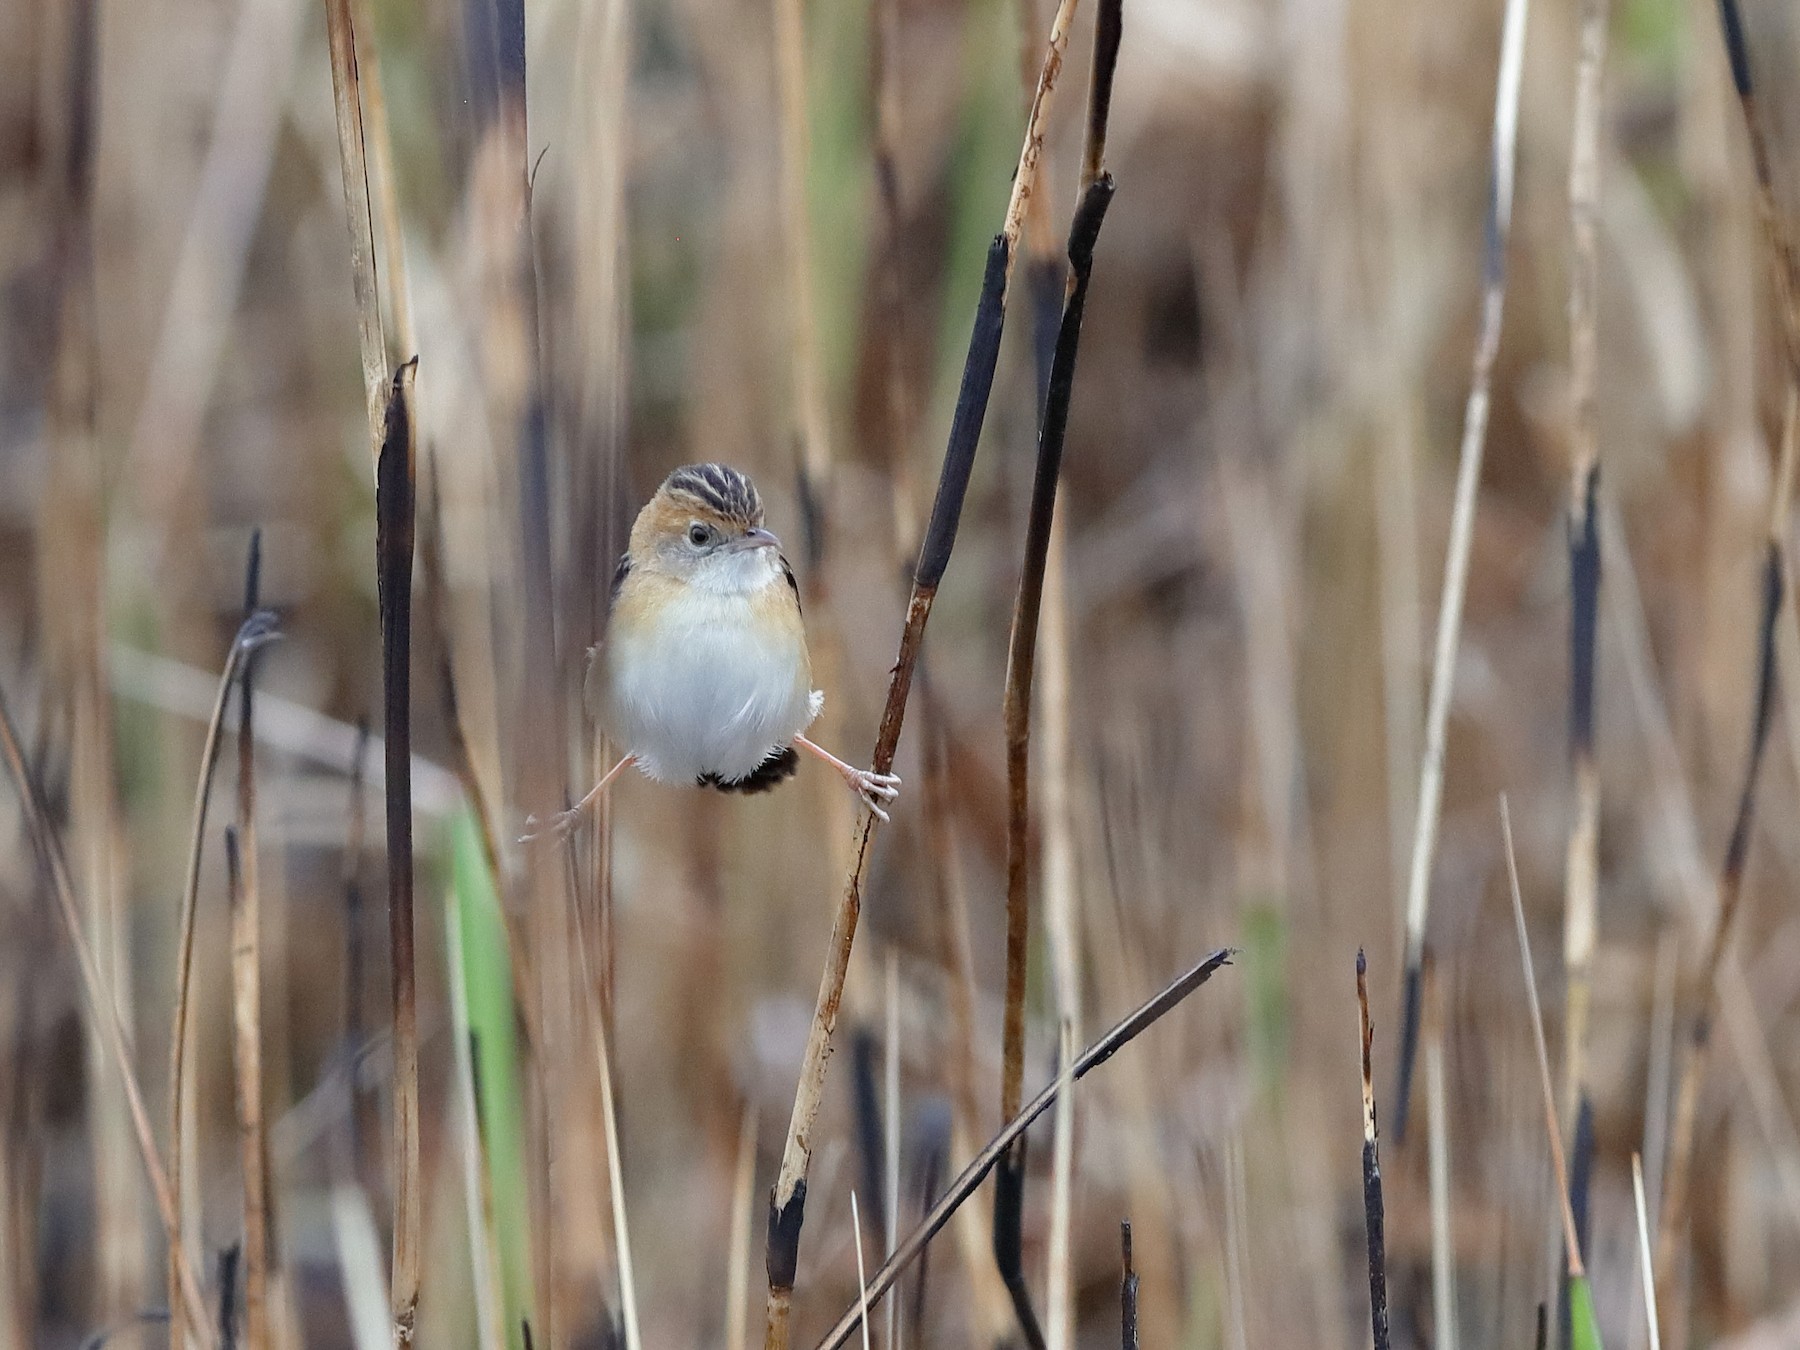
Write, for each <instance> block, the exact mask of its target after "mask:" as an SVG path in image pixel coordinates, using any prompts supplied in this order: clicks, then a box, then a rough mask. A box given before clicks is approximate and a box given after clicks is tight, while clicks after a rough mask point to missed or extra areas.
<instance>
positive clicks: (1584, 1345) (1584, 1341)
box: [1569, 1275, 1601, 1350]
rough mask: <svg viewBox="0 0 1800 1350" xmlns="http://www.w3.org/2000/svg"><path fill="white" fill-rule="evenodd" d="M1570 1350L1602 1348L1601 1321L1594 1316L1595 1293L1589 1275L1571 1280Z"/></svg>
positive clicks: (1599, 1349)
mask: <svg viewBox="0 0 1800 1350" xmlns="http://www.w3.org/2000/svg"><path fill="white" fill-rule="evenodd" d="M1569 1346H1570V1350H1601V1345H1600V1321H1599V1319H1598V1318H1596V1317H1595V1316H1594V1295H1593V1291H1592V1290H1590V1289H1589V1288H1588V1282H1587V1276H1585V1275H1582V1276H1578V1277H1576V1278H1574V1279H1571V1280H1570V1281H1569Z"/></svg>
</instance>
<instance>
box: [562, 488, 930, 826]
mask: <svg viewBox="0 0 1800 1350" xmlns="http://www.w3.org/2000/svg"><path fill="white" fill-rule="evenodd" d="M588 669H589V691H590V694H592V695H597V697H596V698H595V699H594V702H595V703H597V704H598V705H599V706H598V707H597V708H596V711H597V712H599V713H600V714H601V715H602V717H603V718H604V719H605V722H606V725H607V727H608V729H609V730H610V732H611V734H612V736H613V738H614V740H615V741H617V742H618V744H619V745H621V746H622V747H623V748H624V749H625V751H626V753H625V756H624V758H622V759H621V760H619V762H618V763H617V764H615V765H614V766H613V767H612V768H611V769H610V770H608V771H607V773H606V775H605V777H603V778H601V780H600V781H599V782H598V783H596V784H595V785H594V787H593V789H592V790H591V791H590V792H589V793H588V794H587V795H586V796H585V797H583V798H582V799H581V801H580V802H578V803H577V804H576V805H575V806H574V807H573V808H572V809H570V810H568V811H565V812H563V813H562V814H561V815H560V816H558V817H557V818H556V820H555V822H554V824H553V826H552V828H553V830H554V831H555V832H557V833H562V832H565V831H567V830H568V829H569V828H570V827H571V826H573V825H574V823H575V822H576V821H577V820H578V819H579V818H580V816H581V814H582V813H583V812H584V811H585V810H586V809H587V808H588V807H589V806H591V805H592V804H593V803H594V802H595V801H597V800H598V799H599V797H600V795H601V794H602V793H603V792H605V791H606V790H607V788H609V787H610V786H611V785H612V783H613V780H614V779H616V778H617V777H618V776H619V775H620V774H621V773H623V772H624V771H625V769H626V768H627V767H628V766H630V765H634V764H635V765H636V766H637V767H638V769H639V770H640V771H642V772H643V773H644V774H645V776H647V777H649V778H652V779H655V780H656V781H657V782H659V783H692V784H694V785H695V786H696V787H712V788H717V789H718V790H719V791H721V792H765V791H767V790H768V789H770V788H772V787H774V786H776V784H778V783H781V782H782V781H784V780H785V779H787V778H790V777H792V776H793V774H794V772H795V770H796V769H797V768H798V767H799V761H800V757H799V754H798V753H797V752H798V751H802V750H803V751H805V752H806V753H807V754H809V755H812V756H814V757H815V758H817V759H820V760H823V761H824V762H825V763H826V764H828V765H830V766H831V768H832V769H833V770H834V771H835V772H836V773H837V774H838V775H839V776H840V777H841V778H842V779H843V780H844V782H845V784H846V785H848V787H849V788H850V790H851V791H852V792H854V793H856V795H857V797H858V798H860V799H861V800H862V802H863V803H864V804H865V805H866V806H867V807H868V808H869V810H871V811H873V812H874V813H875V814H876V815H877V816H879V817H880V818H881V819H882V820H886V819H887V818H888V816H887V812H886V810H885V809H884V807H885V805H886V804H887V803H889V802H892V801H893V800H894V798H895V796H897V795H898V793H899V790H900V779H899V778H898V777H897V776H896V775H894V774H891V773H875V772H873V771H872V770H868V769H858V768H856V767H854V766H853V765H850V764H846V763H845V762H844V761H843V760H841V759H839V758H838V757H837V756H836V755H834V754H832V753H831V752H830V751H828V750H826V749H825V748H824V747H822V746H820V745H818V744H816V743H814V742H813V741H810V740H808V739H807V738H806V736H805V735H804V734H803V733H804V732H805V730H806V728H807V727H809V726H811V725H812V722H813V719H814V718H816V717H817V716H818V715H819V709H820V708H821V707H822V706H823V705H824V702H825V695H824V694H823V693H821V692H820V691H819V690H817V689H814V688H813V687H812V661H811V659H810V658H809V657H808V655H807V651H806V628H805V625H804V623H803V622H802V621H801V616H800V587H799V585H798V584H797V583H796V582H795V580H794V570H793V568H792V567H790V566H789V565H788V560H787V559H786V558H785V557H784V556H783V555H782V552H781V541H780V540H779V539H777V538H776V537H775V535H774V534H773V533H771V532H770V531H769V530H767V529H765V528H764V527H763V504H762V498H761V496H760V495H759V494H758V493H757V491H756V485H755V484H754V483H752V482H751V481H750V479H749V478H748V477H747V476H746V475H745V474H742V473H740V472H738V470H736V469H733V468H730V467H728V466H726V465H723V464H691V465H688V466H687V467H685V468H680V469H677V470H675V472H674V473H672V474H670V475H669V476H668V477H667V478H666V479H664V480H663V484H662V486H661V487H659V488H658V489H657V490H656V494H655V495H654V496H652V497H651V498H650V500H649V501H648V502H647V503H645V505H644V509H643V510H641V511H639V512H638V517H637V520H636V521H635V522H634V523H633V525H632V527H631V544H630V548H629V550H628V551H627V552H626V554H625V556H624V557H623V558H621V559H620V560H619V567H618V570H617V571H616V572H615V573H614V574H613V589H612V615H611V619H610V621H609V623H608V627H607V633H606V638H605V641H604V642H602V643H601V644H600V645H599V646H597V647H596V648H595V649H594V650H593V652H592V653H590V659H589V668H588ZM531 823H534V822H528V824H531ZM527 837H528V838H529V837H531V836H527Z"/></svg>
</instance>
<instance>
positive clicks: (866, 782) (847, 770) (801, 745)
mask: <svg viewBox="0 0 1800 1350" xmlns="http://www.w3.org/2000/svg"><path fill="white" fill-rule="evenodd" d="M794 745H795V747H796V748H798V749H801V750H804V751H806V753H807V754H809V755H814V756H817V757H818V758H819V759H822V760H824V761H825V762H826V763H827V764H829V765H830V766H831V767H832V768H834V769H836V770H837V772H838V776H839V777H841V778H842V779H843V780H844V782H845V784H847V785H848V786H849V788H850V790H851V791H852V792H854V793H855V794H856V795H857V796H858V797H860V798H861V799H862V803H863V805H864V806H866V807H868V808H869V810H871V811H873V812H874V813H875V814H876V816H877V817H879V818H880V819H881V820H883V821H885V820H887V818H888V813H887V812H886V811H884V810H882V806H883V804H884V803H887V802H891V801H893V800H894V798H896V797H898V796H899V795H900V775H899V774H893V773H876V772H875V771H874V770H873V769H859V768H857V767H856V766H855V765H854V764H846V763H844V761H843V760H841V759H839V758H838V757H837V756H836V755H834V754H832V753H831V751H829V750H827V749H826V748H825V747H824V746H822V745H818V744H816V743H815V742H813V741H809V740H807V739H806V737H804V736H796V737H794Z"/></svg>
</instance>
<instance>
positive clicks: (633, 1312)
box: [574, 905, 644, 1350]
mask: <svg viewBox="0 0 1800 1350" xmlns="http://www.w3.org/2000/svg"><path fill="white" fill-rule="evenodd" d="M574 916H575V959H576V962H577V964H578V966H579V968H580V975H581V992H582V1001H583V1003H584V1005H585V1007H586V1009H587V1017H588V1023H589V1025H590V1027H591V1028H592V1029H593V1033H594V1064H595V1071H596V1072H597V1073H598V1075H599V1078H600V1119H601V1124H602V1126H603V1128H604V1130H605V1140H606V1175H607V1179H608V1181H609V1183H610V1187H611V1190H610V1193H609V1199H610V1200H611V1201H612V1222H613V1246H614V1248H615V1250H616V1251H617V1253H618V1260H619V1310H620V1313H621V1315H622V1316H623V1319H624V1333H625V1350H643V1346H644V1339H643V1333H642V1332H641V1331H640V1330H639V1327H638V1308H637V1277H636V1275H635V1274H634V1273H633V1270H632V1264H631V1227H630V1225H629V1224H628V1223H627V1222H626V1216H625V1168H624V1162H623V1159H622V1157H621V1155H620V1152H619V1116H618V1111H617V1109H616V1108H615V1106H614V1103H613V1081H612V1057H611V1054H610V1052H609V1051H608V1050H607V1036H606V1022H605V1020H604V1019H603V1018H602V1017H601V1015H600V1000H599V995H598V993H597V991H596V986H595V981H594V973H593V971H592V970H591V969H590V968H589V967H590V962H589V960H588V939H587V935H586V934H585V933H584V932H583V931H582V921H581V907H580V906H578V905H577V906H575V907H574Z"/></svg>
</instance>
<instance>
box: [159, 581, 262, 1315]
mask: <svg viewBox="0 0 1800 1350" xmlns="http://www.w3.org/2000/svg"><path fill="white" fill-rule="evenodd" d="M277 636H278V633H277V631H276V618H275V615H273V614H272V613H270V612H269V611H267V610H258V611H257V612H256V613H254V614H252V615H251V616H250V617H249V618H247V619H245V620H244V622H243V624H242V625H241V626H240V627H239V628H238V631H237V636H236V637H235V638H233V639H232V642H231V650H230V651H229V652H227V653H226V656H225V669H224V670H223V671H222V672H221V673H220V675H219V692H218V696H217V698H216V699H214V701H213V710H212V716H211V717H210V718H209V719H208V720H207V724H206V741H205V744H204V745H203V746H202V747H201V750H200V776H199V780H198V782H196V784H195V786H194V813H193V814H194V824H193V832H192V834H191V835H190V836H189V839H188V861H187V881H186V884H185V885H184V886H183V888H182V896H181V920H180V929H179V934H178V936H177V938H176V948H175V1012H174V1018H173V1025H172V1027H171V1029H170V1032H169V1187H170V1194H171V1195H172V1196H173V1197H175V1199H176V1201H177V1202H179V1201H180V1200H181V1198H182V1189H181V1150H182V1139H183V1137H184V1133H185V1130H186V1128H187V1121H186V1106H187V1102H186V1098H185V1093H186V1085H187V1043H188V1019H189V1001H190V995H191V993H192V982H193V969H194V916H195V912H196V911H197V910H198V908H199V902H200V860H201V855H202V852H203V849H204V845H205V840H206V810H207V806H208V804H209V803H210V802H211V800H212V778H213V769H214V768H215V767H216V766H217V765H218V762H219V749H220V729H221V728H222V727H223V725H224V722H225V708H226V705H227V704H228V703H229V702H230V701H231V686H232V684H233V683H234V682H235V681H236V680H237V677H238V672H239V671H241V670H242V669H243V666H244V662H245V661H246V660H248V659H249V657H250V655H251V654H252V653H253V652H255V651H256V649H257V648H259V647H261V646H263V645H264V644H265V643H268V642H271V641H273V640H274V639H275V638H276V637H277ZM177 1233H178V1236H177V1237H176V1240H175V1241H174V1242H173V1243H172V1244H171V1246H170V1248H169V1309H170V1316H169V1342H170V1344H171V1345H176V1346H180V1345H184V1344H185V1343H186V1342H185V1340H184V1339H183V1338H184V1336H186V1335H188V1334H190V1333H192V1332H193V1331H194V1330H196V1329H197V1327H198V1326H200V1325H201V1323H194V1324H193V1325H189V1324H188V1321H187V1320H186V1319H188V1318H189V1316H190V1315H189V1313H188V1311H187V1309H186V1307H185V1305H184V1303H183V1300H182V1298H181V1294H180V1286H181V1283H182V1280H183V1278H184V1277H183V1271H187V1272H189V1274H188V1276H187V1278H192V1274H191V1270H192V1267H191V1265H190V1255H189V1253H188V1251H187V1243H186V1230H185V1225H183V1226H182V1227H180V1228H178V1230H177Z"/></svg>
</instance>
